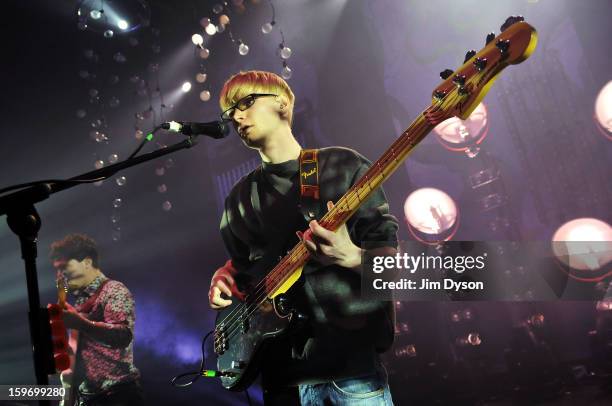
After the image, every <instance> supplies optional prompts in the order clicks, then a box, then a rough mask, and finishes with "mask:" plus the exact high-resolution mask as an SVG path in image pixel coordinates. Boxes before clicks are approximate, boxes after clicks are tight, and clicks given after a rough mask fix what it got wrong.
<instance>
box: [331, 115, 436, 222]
mask: <svg viewBox="0 0 612 406" xmlns="http://www.w3.org/2000/svg"><path fill="white" fill-rule="evenodd" d="M428 110H429V109H428ZM428 110H425V111H424V112H423V113H422V114H420V115H419V117H418V118H417V119H416V120H414V121H413V122H412V124H410V126H409V127H408V128H407V129H406V131H404V132H403V133H402V135H401V136H400V137H399V138H398V139H397V140H395V142H394V143H393V144H392V145H391V147H389V149H387V151H386V152H385V153H384V154H383V155H382V156H381V157H380V158H379V159H378V160H377V161H376V162H374V163H373V164H372V166H371V167H370V169H368V171H367V172H366V173H365V174H364V175H363V176H362V178H361V179H360V180H359V181H357V183H355V184H354V185H353V186H352V187H351V188H350V189H349V190H348V191H347V192H346V193H345V194H344V196H342V197H341V198H340V200H338V202H336V204H335V205H334V208H333V209H332V210H330V211H329V212H327V213H326V214H325V216H323V218H322V219H321V221H320V224H321V225H322V226H323V227H325V228H327V229H328V230H332V231H335V230H337V229H338V228H339V227H340V226H342V225H343V224H344V223H346V222H347V221H348V219H349V218H351V216H352V215H353V214H354V213H355V212H356V211H357V210H358V209H359V207H360V206H361V204H362V203H363V202H365V201H366V200H367V199H368V198H369V197H370V196H371V195H372V193H374V192H375V191H376V189H377V188H378V187H379V186H380V185H381V184H382V183H383V182H384V181H385V180H387V178H389V176H391V175H392V174H393V172H395V170H396V169H397V168H398V167H399V166H400V165H401V164H402V163H403V161H404V159H406V157H408V155H409V154H410V152H411V151H412V150H413V149H414V147H415V146H416V145H417V144H418V143H419V142H421V141H422V140H423V138H425V136H426V135H427V134H428V133H429V132H430V131H431V130H432V129H433V128H434V125H432V124H430V123H429V122H428V121H427V120H426V118H425V113H426V112H427V111H428Z"/></svg>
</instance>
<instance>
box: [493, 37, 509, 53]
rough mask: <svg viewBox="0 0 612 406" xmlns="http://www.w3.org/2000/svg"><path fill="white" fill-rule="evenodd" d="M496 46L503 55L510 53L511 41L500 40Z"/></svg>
mask: <svg viewBox="0 0 612 406" xmlns="http://www.w3.org/2000/svg"><path fill="white" fill-rule="evenodd" d="M495 46H496V47H497V48H498V49H499V50H500V51H501V53H502V54H505V53H506V52H508V48H510V40H509V39H498V40H497V42H496V43H495Z"/></svg>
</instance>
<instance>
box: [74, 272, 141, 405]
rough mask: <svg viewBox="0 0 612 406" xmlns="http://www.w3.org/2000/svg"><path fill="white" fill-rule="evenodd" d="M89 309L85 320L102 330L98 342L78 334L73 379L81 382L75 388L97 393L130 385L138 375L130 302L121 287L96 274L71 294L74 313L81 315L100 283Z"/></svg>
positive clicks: (84, 334) (129, 297)
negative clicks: (121, 384) (73, 298)
mask: <svg viewBox="0 0 612 406" xmlns="http://www.w3.org/2000/svg"><path fill="white" fill-rule="evenodd" d="M106 280H108V282H107V283H106V284H105V285H104V286H103V287H102V289H101V291H100V292H99V294H98V297H97V298H96V299H95V301H94V303H93V306H87V307H89V308H90V309H91V310H90V311H89V312H88V313H85V314H84V315H85V317H87V319H89V320H91V321H94V322H96V327H97V328H101V327H103V328H104V329H105V330H106V331H105V333H104V338H100V337H99V335H98V334H96V337H98V340H95V339H94V338H92V337H90V336H88V335H87V333H85V332H79V341H78V347H77V348H78V357H77V371H78V372H77V376H78V377H80V378H81V379H82V380H83V381H82V382H81V384H80V386H79V391H80V392H82V393H88V394H90V393H100V392H104V391H106V390H109V389H110V388H111V387H112V386H114V385H117V384H120V383H127V382H133V381H136V380H138V379H139V377H140V373H139V371H138V369H137V368H136V367H135V366H134V352H133V343H134V340H133V338H134V321H135V311H134V299H133V298H132V294H131V293H130V291H129V290H128V289H127V288H126V287H125V285H124V284H122V283H121V282H118V281H114V280H109V279H108V278H107V277H106V276H104V275H102V274H101V275H100V276H98V277H97V278H96V279H94V280H93V281H92V282H91V283H90V284H89V285H87V286H86V287H85V288H83V289H82V290H80V291H77V292H75V296H76V302H75V307H76V309H77V311H79V312H81V311H84V310H86V309H82V307H83V305H84V304H85V303H86V302H87V300H88V299H89V298H90V297H91V296H93V295H94V294H95V293H96V291H97V290H98V288H99V287H100V285H102V283H103V282H104V281H106Z"/></svg>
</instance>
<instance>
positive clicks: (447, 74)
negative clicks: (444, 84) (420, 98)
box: [440, 69, 453, 79]
mask: <svg viewBox="0 0 612 406" xmlns="http://www.w3.org/2000/svg"><path fill="white" fill-rule="evenodd" d="M452 74H453V71H452V70H450V69H444V70H443V71H442V72H440V77H441V78H442V79H448V78H449V77H450V75H452Z"/></svg>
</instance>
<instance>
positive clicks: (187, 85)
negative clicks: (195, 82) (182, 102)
mask: <svg viewBox="0 0 612 406" xmlns="http://www.w3.org/2000/svg"><path fill="white" fill-rule="evenodd" d="M181 90H182V91H183V92H185V93H187V92H188V91H190V90H191V83H190V82H185V83H183V85H182V86H181Z"/></svg>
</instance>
